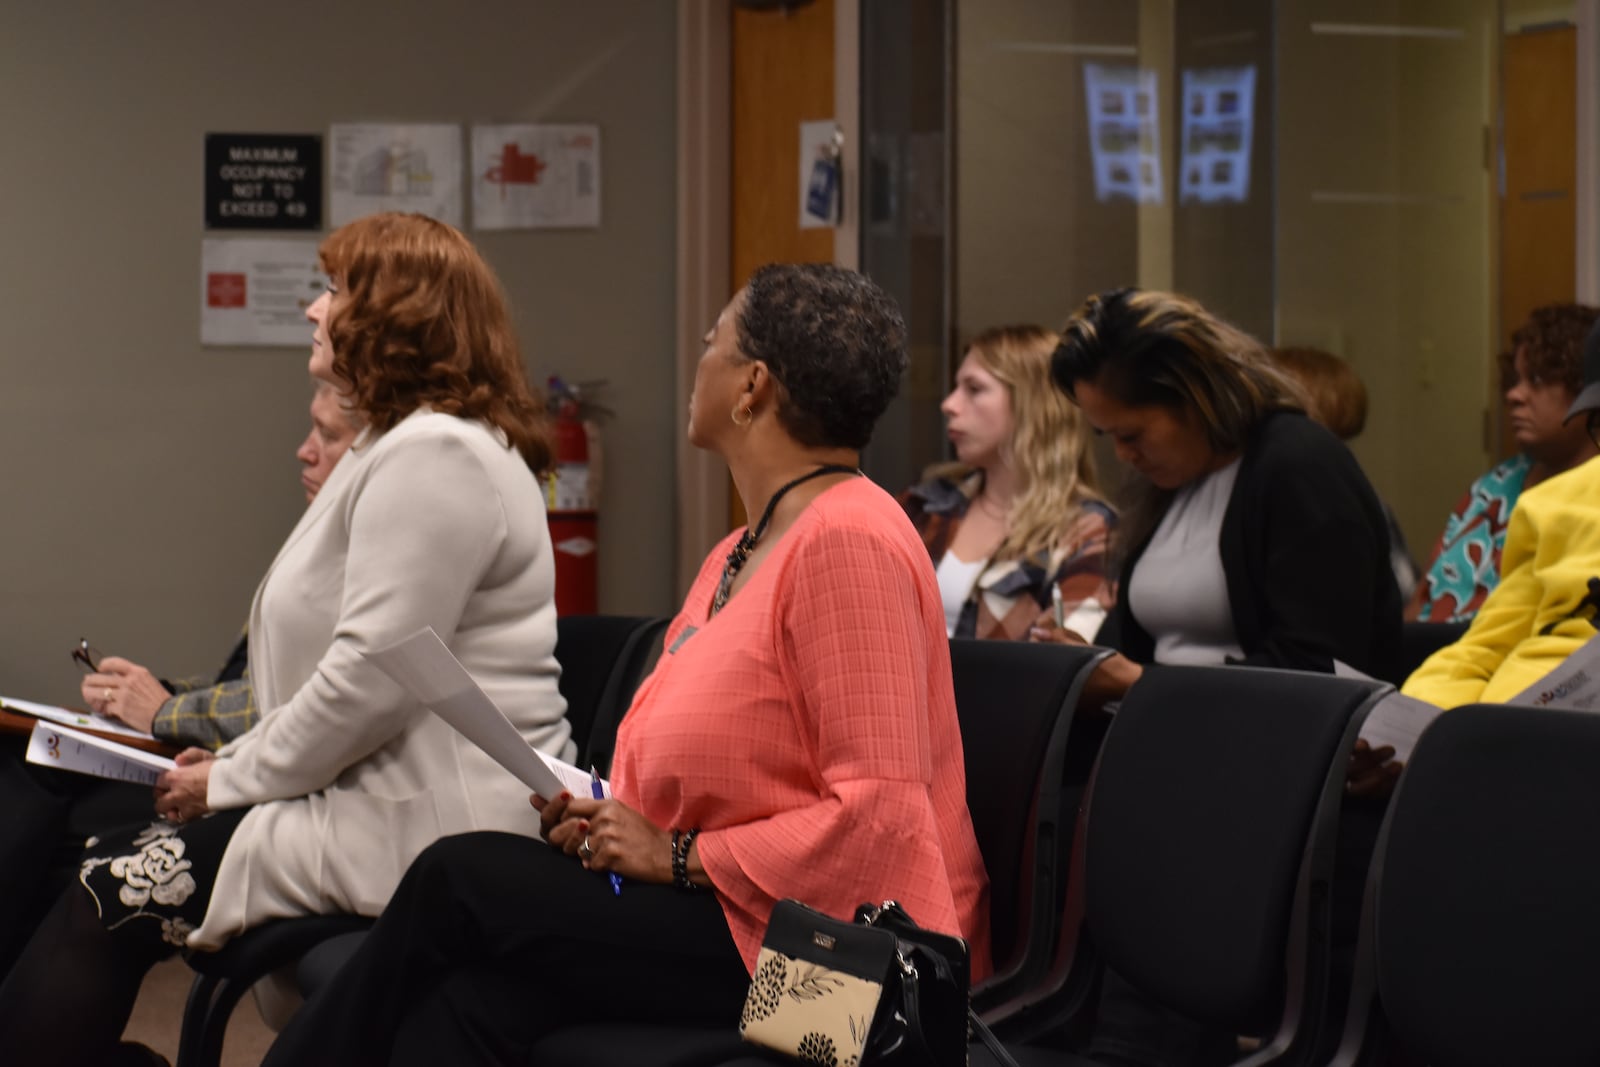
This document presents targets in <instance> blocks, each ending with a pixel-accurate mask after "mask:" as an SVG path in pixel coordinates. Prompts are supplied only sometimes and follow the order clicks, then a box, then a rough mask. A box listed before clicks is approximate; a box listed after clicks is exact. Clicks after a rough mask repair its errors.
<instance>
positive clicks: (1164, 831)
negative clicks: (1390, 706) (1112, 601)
mask: <svg viewBox="0 0 1600 1067" xmlns="http://www.w3.org/2000/svg"><path fill="white" fill-rule="evenodd" d="M1388 691H1389V687H1388V686H1387V685H1385V684H1383V683H1379V682H1372V681H1364V680H1355V679H1344V678H1335V677H1332V676H1328V675H1314V674H1303V673H1299V672H1291V671H1274V670H1262V669H1253V668H1232V667H1156V668H1151V669H1148V670H1147V671H1146V672H1145V675H1144V677H1143V678H1142V679H1140V681H1139V682H1138V683H1137V684H1136V685H1135V686H1134V687H1133V689H1132V690H1131V691H1130V692H1129V693H1128V696H1127V699H1125V700H1124V701H1123V703H1122V706H1121V709H1120V710H1119V711H1118V712H1117V715H1116V719H1115V721H1114V722H1113V723H1112V725H1111V729H1110V731H1109V732H1108V734H1107V735H1106V739H1105V743H1104V745H1103V746H1102V748H1101V753H1100V763H1099V766H1098V767H1097V769H1096V771H1095V777H1094V779H1093V784H1092V785H1091V787H1090V795H1089V798H1088V801H1087V804H1088V808H1087V815H1086V819H1085V828H1086V829H1085V834H1084V837H1083V839H1082V840H1081V842H1080V846H1079V847H1080V848H1081V850H1082V851H1081V856H1079V857H1075V859H1078V860H1080V861H1081V868H1082V871H1083V878H1082V879H1081V882H1077V883H1073V884H1072V885H1071V886H1069V902H1068V917H1069V921H1070V920H1071V919H1072V918H1073V917H1074V916H1076V915H1080V914H1081V915H1082V926H1081V929H1080V931H1079V937H1078V939H1077V941H1076V942H1075V943H1072V944H1071V945H1070V946H1069V947H1070V949H1071V951H1072V953H1073V959H1071V960H1069V961H1066V966H1065V968H1064V970H1065V972H1066V975H1065V976H1064V975H1063V974H1062V973H1061V971H1062V970H1063V969H1062V968H1057V970H1056V972H1055V978H1056V979H1057V981H1058V986H1059V988H1058V990H1057V993H1058V995H1059V996H1060V997H1061V998H1063V999H1061V1000H1059V1001H1056V1000H1051V999H1049V998H1046V999H1044V1000H1041V1001H1040V1002H1038V1003H1035V1004H1033V1005H1032V1006H1031V1007H1030V1009H1029V1010H1028V1011H1026V1012H1024V1013H1023V1015H1022V1016H1021V1017H1020V1018H1019V1023H1021V1022H1029V1023H1031V1024H1032V1025H1033V1027H1034V1029H1036V1030H1038V1029H1053V1028H1057V1027H1060V1026H1062V1025H1063V1024H1066V1023H1070V1022H1071V1021H1073V1020H1072V1018H1071V1012H1073V1011H1082V1010H1084V1009H1085V1007H1086V1002H1087V1000H1088V996H1087V992H1086V991H1088V990H1092V988H1093V984H1092V982H1091V981H1089V980H1087V979H1086V978H1085V972H1086V971H1092V970H1093V969H1094V968H1095V967H1096V966H1097V964H1103V965H1104V966H1107V967H1110V968H1112V969H1114V970H1115V971H1116V972H1117V973H1118V974H1120V975H1121V976H1122V977H1123V978H1124V979H1126V980H1127V981H1128V982H1130V983H1131V984H1132V985H1133V986H1134V987H1135V988H1137V989H1138V990H1140V991H1141V992H1142V993H1144V994H1145V995H1146V996H1148V997H1149V998H1150V999H1151V1000H1153V1001H1155V1002H1157V1003H1159V1004H1162V1005H1165V1006H1166V1007H1168V1008H1170V1009H1172V1010H1173V1011H1176V1012H1178V1013H1180V1014H1181V1015H1184V1016H1187V1017H1189V1018H1192V1019H1196V1020H1199V1021H1202V1022H1206V1023H1211V1024H1215V1025H1216V1026H1218V1027H1226V1028H1227V1030H1228V1032H1230V1033H1235V1034H1271V1035H1272V1036H1271V1037H1270V1038H1269V1039H1268V1040H1267V1041H1266V1043H1265V1046H1264V1047H1263V1048H1262V1050H1261V1051H1259V1052H1258V1053H1255V1054H1253V1055H1251V1056H1249V1057H1246V1058H1244V1059H1242V1061H1241V1062H1242V1063H1245V1064H1250V1065H1252V1067H1254V1065H1258V1064H1267V1063H1299V1062H1307V1061H1308V1060H1309V1059H1310V1056H1311V1053H1312V1052H1313V1051H1314V1050H1315V1049H1316V1048H1317V1047H1319V1046H1320V1045H1321V1044H1323V1043H1327V1044H1331V1041H1329V1040H1328V1038H1327V1034H1326V1029H1325V1026H1326V1023H1325V1021H1324V1019H1323V1016H1324V1014H1325V1010H1324V1009H1325V1005H1326V1002H1327V985H1328V971H1329V949H1330V945H1329V938H1328V928H1329V918H1330V916H1329V893H1330V882H1331V879H1332V872H1333V859H1334V844H1335V840H1336V835H1337V831H1338V820H1339V811H1340V805H1341V801H1342V799H1343V795H1344V780H1345V770H1346V762H1347V759H1348V756H1349V753H1350V751H1351V749H1352V747H1353V745H1354V744H1355V740H1356V735H1357V733H1358V731H1359V729H1360V726H1361V723H1362V721H1363V720H1364V719H1365V718H1366V715H1367V713H1368V712H1369V711H1370V710H1371V708H1372V706H1373V704H1374V703H1376V701H1377V700H1378V699H1379V698H1380V697H1381V696H1382V695H1383V694H1385V693H1387V692H1388ZM1018 1055H1019V1058H1024V1059H1025V1060H1026V1062H1028V1063H1048V1064H1059V1065H1062V1067H1067V1065H1081V1064H1089V1063H1091V1062H1092V1061H1089V1060H1087V1059H1084V1058H1081V1057H1077V1056H1074V1055H1070V1054H1068V1053H1065V1052H1057V1051H1047V1050H1040V1049H1027V1050H1024V1049H1019V1050H1018ZM992 1062H993V1060H992V1058H991V1057H989V1055H988V1053H987V1051H986V1050H984V1049H982V1048H981V1047H980V1046H976V1045H975V1046H974V1047H973V1049H972V1063H973V1065H974V1067H978V1065H988V1064H991V1063H992Z"/></svg>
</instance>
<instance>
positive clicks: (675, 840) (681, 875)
mask: <svg viewBox="0 0 1600 1067" xmlns="http://www.w3.org/2000/svg"><path fill="white" fill-rule="evenodd" d="M699 836H700V828H699V827H698V826H696V827H694V828H692V829H689V830H676V829H675V830H673V831H672V884H673V885H675V886H677V887H678V888H679V889H688V890H696V889H699V888H700V887H699V886H697V885H695V884H694V883H693V882H691V881H690V880H689V846H690V845H693V844H694V839H695V838H696V837H699Z"/></svg>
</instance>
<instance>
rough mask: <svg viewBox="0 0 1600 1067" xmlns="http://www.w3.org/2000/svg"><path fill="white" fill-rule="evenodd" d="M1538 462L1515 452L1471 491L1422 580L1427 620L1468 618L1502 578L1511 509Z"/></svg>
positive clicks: (1453, 515)
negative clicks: (1501, 564) (1501, 566)
mask: <svg viewBox="0 0 1600 1067" xmlns="http://www.w3.org/2000/svg"><path fill="white" fill-rule="evenodd" d="M1532 466H1533V461H1532V460H1531V459H1529V458H1528V457H1527V456H1526V455H1518V456H1513V457H1511V458H1510V459H1508V460H1506V461H1505V462H1504V463H1502V464H1500V465H1499V466H1498V467H1496V468H1494V470H1492V471H1490V472H1489V473H1488V474H1485V475H1484V476H1483V477H1481V478H1479V479H1478V480H1477V481H1475V482H1473V483H1472V486H1471V487H1470V488H1469V489H1468V490H1467V493H1466V495H1465V496H1463V497H1462V498H1461V503H1459V504H1457V505H1456V510H1455V511H1454V512H1452V513H1451V515H1450V518H1449V519H1448V520H1446V522H1445V524H1444V535H1443V536H1442V537H1440V538H1439V544H1438V545H1437V546H1436V547H1435V548H1434V551H1433V560H1432V562H1430V563H1429V564H1428V570H1427V573H1426V574H1425V575H1423V578H1422V589H1421V593H1420V594H1419V595H1420V596H1421V598H1422V610H1421V611H1420V612H1419V613H1418V615H1417V618H1418V619H1420V620H1421V621H1423V622H1465V621H1467V620H1469V619H1471V618H1472V617H1473V616H1474V615H1476V614H1477V612H1478V607H1479V606H1480V605H1481V604H1482V603H1483V602H1484V600H1485V599H1486V598H1487V597H1488V595H1489V593H1490V592H1491V591H1492V590H1493V589H1494V587H1495V585H1496V584H1498V583H1499V581H1500V550H1501V549H1502V548H1504V547H1505V543H1506V527H1507V525H1508V524H1509V523H1510V522H1511V509H1512V508H1513V507H1515V506H1516V503H1517V498H1518V497H1519V496H1521V495H1522V486H1523V483H1524V482H1526V481H1527V478H1528V469H1529V468H1530V467H1532Z"/></svg>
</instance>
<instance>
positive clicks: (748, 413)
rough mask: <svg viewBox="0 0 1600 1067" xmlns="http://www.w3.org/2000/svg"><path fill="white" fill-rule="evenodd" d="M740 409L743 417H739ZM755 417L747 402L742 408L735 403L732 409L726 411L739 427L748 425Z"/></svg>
mask: <svg viewBox="0 0 1600 1067" xmlns="http://www.w3.org/2000/svg"><path fill="white" fill-rule="evenodd" d="M741 411H742V412H744V418H743V419H740V418H739V413H740V412H741ZM755 417H756V413H755V412H754V411H752V410H751V409H750V405H749V404H746V405H745V406H744V407H742V408H741V407H738V406H737V405H736V406H735V407H734V409H733V410H732V411H730V412H729V413H728V418H730V419H732V420H733V424H734V425H735V426H738V427H741V428H742V427H745V426H749V425H750V423H751V421H752V420H753V419H754V418H755Z"/></svg>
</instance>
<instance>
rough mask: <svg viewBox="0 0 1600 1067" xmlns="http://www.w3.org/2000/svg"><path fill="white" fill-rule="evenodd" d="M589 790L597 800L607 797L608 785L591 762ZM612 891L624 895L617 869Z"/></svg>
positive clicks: (612, 876)
mask: <svg viewBox="0 0 1600 1067" xmlns="http://www.w3.org/2000/svg"><path fill="white" fill-rule="evenodd" d="M589 791H590V792H591V793H593V794H594V798H595V799H596V800H604V799H605V798H606V787H605V786H604V785H603V784H602V783H601V781H600V772H599V771H597V770H595V769H594V764H592V763H591V764H589ZM611 892H612V894H613V895H614V896H619V897H620V896H621V895H622V875H620V874H618V873H617V872H616V871H612V872H611Z"/></svg>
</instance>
